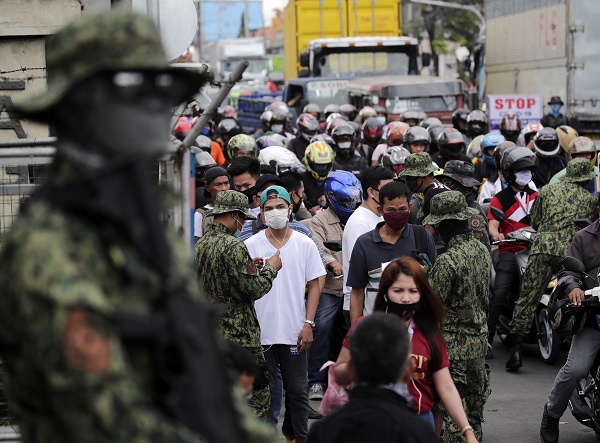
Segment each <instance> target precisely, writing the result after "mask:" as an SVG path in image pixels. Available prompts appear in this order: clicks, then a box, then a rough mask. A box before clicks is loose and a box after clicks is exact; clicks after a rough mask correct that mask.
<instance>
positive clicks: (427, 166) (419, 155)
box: [398, 152, 437, 177]
mask: <svg viewBox="0 0 600 443" xmlns="http://www.w3.org/2000/svg"><path fill="white" fill-rule="evenodd" d="M436 169H437V168H436V166H435V165H434V164H433V161H432V160H431V156H430V155H429V154H428V153H427V152H416V153H414V154H410V155H409V156H408V157H406V160H405V161H404V171H401V172H399V173H398V176H399V177H406V176H409V177H425V176H426V175H429V174H431V173H433V172H434V171H435V170H436Z"/></svg>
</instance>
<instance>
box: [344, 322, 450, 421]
mask: <svg viewBox="0 0 600 443" xmlns="http://www.w3.org/2000/svg"><path fill="white" fill-rule="evenodd" d="M363 318H364V317H361V318H359V319H357V320H356V321H355V322H354V324H353V325H352V327H351V328H350V330H349V331H348V333H347V334H346V337H344V341H343V345H344V347H345V348H348V349H350V334H351V333H352V330H353V329H354V326H355V325H356V324H357V323H358V322H359V321H360V320H361V319H363ZM410 346H411V354H410V358H411V360H412V361H413V362H414V366H415V372H413V374H412V376H411V381H410V382H409V383H408V390H409V392H410V395H411V396H412V399H413V404H412V407H413V409H414V410H415V412H416V413H417V414H424V413H426V412H429V411H431V409H432V408H433V392H432V391H431V387H430V386H429V384H428V383H427V381H428V379H429V377H431V374H433V373H434V372H437V371H439V370H440V369H443V368H446V367H448V366H450V361H449V360H448V349H447V348H446V344H445V343H444V341H443V340H442V339H439V340H438V347H439V348H440V353H441V359H440V364H439V365H437V366H435V367H434V366H433V365H432V364H431V349H430V348H429V342H428V341H427V338H426V337H425V335H424V334H423V332H421V330H420V329H419V328H418V327H417V326H416V325H414V327H413V334H412V338H411V341H410Z"/></svg>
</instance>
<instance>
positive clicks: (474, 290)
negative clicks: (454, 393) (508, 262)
mask: <svg viewBox="0 0 600 443" xmlns="http://www.w3.org/2000/svg"><path fill="white" fill-rule="evenodd" d="M468 209H469V208H467V202H466V200H465V198H464V196H463V195H462V194H461V193H460V192H458V191H449V192H444V193H442V194H439V195H436V196H435V197H434V198H433V199H432V201H431V213H430V215H429V216H428V217H426V218H425V220H423V222H424V223H426V224H429V225H434V226H435V225H437V224H438V223H440V222H441V221H443V220H468V218H469V211H468ZM490 270H491V259H490V256H489V254H488V253H487V251H486V249H485V247H484V246H483V245H482V244H481V243H480V242H479V241H477V240H475V238H474V237H473V234H472V233H466V234H458V235H455V236H453V237H452V238H450V240H449V242H448V250H447V251H446V252H445V253H443V254H441V255H439V256H438V258H437V260H436V261H435V263H434V265H433V268H432V269H431V271H430V273H429V280H430V282H431V285H432V287H433V289H434V290H435V291H436V293H437V294H438V296H439V297H440V299H441V300H442V302H443V303H444V305H445V306H446V309H447V315H446V320H445V321H444V326H443V330H444V340H445V341H446V345H447V346H448V359H449V360H450V368H449V370H450V375H451V376H452V379H453V380H454V383H455V385H456V388H457V389H458V392H459V393H460V395H461V398H462V400H463V408H464V410H465V413H466V414H467V417H468V418H469V423H470V424H471V426H473V430H474V432H475V435H476V436H477V439H478V440H479V441H481V439H482V436H483V431H482V427H481V423H482V422H483V408H484V405H485V402H486V401H487V398H488V397H489V394H490V392H491V389H490V383H489V368H488V367H487V365H486V363H485V353H486V347H487V322H486V311H487V303H488V296H489V288H490ZM442 412H443V415H444V422H445V424H446V431H445V432H444V438H443V441H444V442H452V443H454V442H463V441H464V439H463V436H462V435H461V433H460V429H458V428H457V427H456V424H455V423H454V422H453V421H452V419H450V417H449V416H448V414H447V412H446V411H445V410H444V409H443V408H442Z"/></svg>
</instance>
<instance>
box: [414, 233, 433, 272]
mask: <svg viewBox="0 0 600 443" xmlns="http://www.w3.org/2000/svg"><path fill="white" fill-rule="evenodd" d="M412 227H413V237H414V238H415V248H416V249H415V250H414V251H413V258H414V259H416V260H417V261H419V262H420V263H421V264H422V265H423V266H426V267H431V259H430V258H429V256H428V255H427V230H426V229H425V226H423V225H412Z"/></svg>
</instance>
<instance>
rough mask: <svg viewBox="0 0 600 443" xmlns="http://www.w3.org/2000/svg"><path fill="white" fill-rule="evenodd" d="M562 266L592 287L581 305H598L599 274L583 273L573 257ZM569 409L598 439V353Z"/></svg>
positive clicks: (567, 258) (599, 414)
mask: <svg viewBox="0 0 600 443" xmlns="http://www.w3.org/2000/svg"><path fill="white" fill-rule="evenodd" d="M563 266H564V267H565V269H567V270H569V271H572V272H578V273H579V274H581V275H582V276H583V283H584V288H587V287H591V286H593V287H592V288H591V289H588V290H586V291H584V293H585V296H586V300H584V302H583V303H582V305H587V306H598V305H600V286H598V282H600V272H598V274H597V277H596V278H595V279H594V278H593V277H591V276H590V275H588V274H587V273H585V268H584V265H583V263H581V261H579V260H577V259H576V258H574V257H566V258H565V260H564V261H563ZM596 322H598V325H599V327H600V316H596ZM569 408H570V409H571V413H572V414H573V417H575V419H576V420H577V421H578V422H580V423H581V424H583V425H585V426H587V427H589V428H592V429H593V430H594V432H595V433H596V437H597V438H598V439H600V352H599V353H598V354H597V355H596V358H595V359H594V363H593V364H592V366H591V367H590V370H589V371H588V373H587V375H586V376H585V377H583V378H582V379H581V380H579V382H578V383H577V386H576V387H575V389H574V390H573V393H572V394H571V399H570V400H569Z"/></svg>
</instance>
